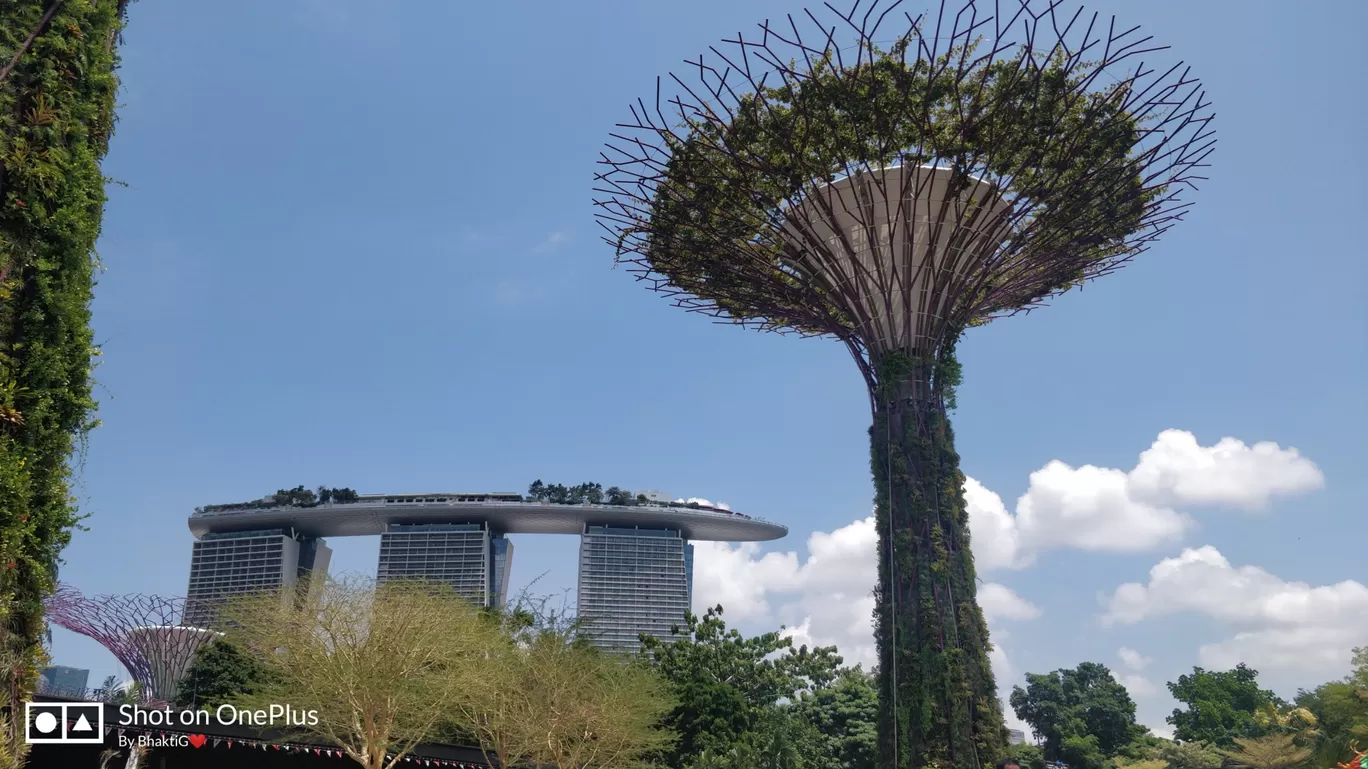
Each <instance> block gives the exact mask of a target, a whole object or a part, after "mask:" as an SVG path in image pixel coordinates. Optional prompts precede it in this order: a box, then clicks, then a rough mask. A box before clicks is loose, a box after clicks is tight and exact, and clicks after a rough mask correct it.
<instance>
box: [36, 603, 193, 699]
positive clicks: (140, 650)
mask: <svg viewBox="0 0 1368 769" xmlns="http://www.w3.org/2000/svg"><path fill="white" fill-rule="evenodd" d="M45 608H46V615H47V620H48V622H50V623H52V624H54V625H57V626H58V627H63V628H66V629H67V630H70V631H72V632H73V633H80V634H81V635H83V636H86V637H88V638H93V639H95V640H96V641H98V642H99V643H100V645H101V646H103V647H105V648H106V649H108V650H109V652H110V653H111V654H113V655H114V657H115V658H116V659H118V660H119V662H122V663H123V666H124V667H125V668H127V669H128V673H129V675H130V676H132V678H133V680H134V681H136V682H137V683H138V684H139V686H138V690H139V692H140V696H141V698H142V699H143V700H144V701H146V702H147V703H149V704H158V705H160V704H164V703H168V702H171V701H173V700H174V699H175V696H176V684H177V683H179V681H180V679H181V677H182V676H184V675H185V671H186V670H187V669H189V667H190V664H191V663H192V662H193V661H194V659H195V655H196V654H197V653H198V652H199V650H200V648H201V647H203V646H204V645H206V644H208V643H210V642H212V641H213V640H214V639H216V638H218V637H219V635H220V633H218V632H216V631H213V630H209V629H206V628H196V627H187V626H185V625H183V624H181V617H182V616H184V612H185V599H184V598H179V597H169V596H160V595H146V594H142V593H139V594H133V595H97V596H86V595H83V594H82V593H81V591H80V590H77V589H76V588H74V587H71V586H70V585H59V586H58V587H57V591H56V592H55V593H53V594H52V595H51V596H50V597H49V598H48V599H47V601H46V602H45Z"/></svg>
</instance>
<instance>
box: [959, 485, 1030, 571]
mask: <svg viewBox="0 0 1368 769" xmlns="http://www.w3.org/2000/svg"><path fill="white" fill-rule="evenodd" d="M964 504H965V508H966V509H967V510H968V511H969V543H970V547H971V548H972V549H973V551H974V565H975V566H976V567H977V568H978V569H979V570H980V571H990V570H993V569H1021V568H1025V567H1027V566H1030V565H1031V564H1032V563H1033V562H1034V561H1035V556H1034V555H1028V554H1026V553H1024V552H1022V549H1021V545H1020V537H1019V536H1018V534H1017V526H1016V519H1014V518H1013V517H1012V514H1011V513H1009V512H1007V507H1006V505H1003V504H1002V497H999V496H998V495H997V494H995V493H994V492H992V491H989V490H988V489H987V488H985V487H984V485H983V484H981V483H979V482H978V481H976V480H974V479H973V478H965V479H964Z"/></svg>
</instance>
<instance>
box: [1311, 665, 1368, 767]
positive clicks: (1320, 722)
mask: <svg viewBox="0 0 1368 769" xmlns="http://www.w3.org/2000/svg"><path fill="white" fill-rule="evenodd" d="M1351 664H1352V665H1353V669H1352V671H1351V672H1350V674H1349V675H1348V676H1346V677H1345V678H1344V680H1342V681H1330V682H1328V683H1324V684H1321V685H1320V686H1318V687H1316V688H1315V689H1312V690H1310V691H1302V692H1298V694H1297V706H1298V707H1299V708H1303V709H1305V710H1307V711H1310V713H1311V714H1312V715H1313V716H1314V718H1315V720H1316V726H1317V732H1318V739H1317V740H1316V743H1315V755H1314V758H1315V761H1314V763H1315V764H1316V765H1317V766H1330V765H1332V764H1337V763H1340V762H1343V761H1347V760H1348V759H1349V758H1350V757H1351V756H1352V755H1353V752H1354V751H1353V748H1352V745H1353V744H1354V743H1355V742H1356V741H1357V742H1359V743H1363V742H1368V647H1363V648H1358V649H1355V650H1354V657H1353V662H1352V663H1351Z"/></svg>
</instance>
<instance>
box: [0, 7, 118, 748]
mask: <svg viewBox="0 0 1368 769" xmlns="http://www.w3.org/2000/svg"><path fill="white" fill-rule="evenodd" d="M126 1H127V0H64V1H62V0H9V1H8V2H4V3H0V68H3V69H2V70H0V72H2V73H3V75H2V77H3V80H0V655H2V656H3V660H2V666H0V672H2V673H3V682H0V683H3V687H4V695H5V701H4V702H0V705H11V706H12V705H14V704H16V703H18V702H20V701H22V700H23V699H25V698H26V697H27V696H28V694H29V693H30V692H31V691H32V687H33V685H34V683H35V682H36V676H37V672H36V671H37V668H38V666H39V665H40V664H41V663H42V662H43V656H44V654H43V649H42V645H41V639H42V637H43V618H42V601H43V598H44V596H45V595H46V594H47V593H48V592H49V591H51V590H52V588H53V586H54V581H55V575H56V568H57V564H58V561H59V558H60V554H61V552H62V548H63V547H65V545H66V544H67V542H68V541H69V540H70V536H71V530H72V529H73V528H74V527H75V526H76V525H77V523H78V521H79V518H80V515H79V513H78V510H77V505H76V501H75V498H74V496H73V494H72V489H71V481H72V462H73V454H74V453H75V452H76V450H77V449H79V448H80V447H81V446H82V443H83V439H84V436H85V434H86V433H87V432H88V431H89V430H90V429H91V428H93V427H94V426H95V424H96V423H95V421H94V419H93V414H94V410H95V406H96V404H95V401H94V399H93V397H92V394H91V381H92V377H91V370H92V367H93V364H94V361H95V359H96V356H97V355H98V351H97V350H96V347H95V345H94V342H93V337H92V333H91V328H90V300H91V291H92V287H93V285H94V274H95V271H96V268H97V262H96V256H95V241H96V239H97V238H98V236H99V234H100V221H101V216H102V213H103V208H104V202H105V192H104V187H105V180H104V176H103V175H102V173H101V170H100V162H101V160H102V158H103V157H104V155H105V152H106V150H107V149H108V146H109V137H110V134H111V132H112V130H113V125H114V97H115V91H116V90H117V86H118V81H117V78H116V76H115V68H116V65H117V54H116V52H115V46H116V43H117V40H118V34H119V30H120V29H121V26H122V20H123V10H124V5H125V3H126ZM19 728H22V727H21V726H20V727H19ZM14 729H15V726H14V725H6V726H5V727H4V728H3V730H0V731H3V734H0V767H3V766H14V765H17V764H18V762H19V761H21V760H22V756H21V755H20V751H21V745H20V744H19V743H21V742H22V735H16V734H15V731H14ZM16 737H17V738H18V739H16Z"/></svg>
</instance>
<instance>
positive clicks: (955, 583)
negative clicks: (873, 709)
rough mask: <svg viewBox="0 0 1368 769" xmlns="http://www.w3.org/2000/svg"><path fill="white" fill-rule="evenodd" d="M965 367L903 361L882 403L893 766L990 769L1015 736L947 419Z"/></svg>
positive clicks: (885, 642)
mask: <svg viewBox="0 0 1368 769" xmlns="http://www.w3.org/2000/svg"><path fill="white" fill-rule="evenodd" d="M957 368H958V367H957V364H955V363H954V360H953V353H951V354H949V355H947V356H943V357H942V360H941V361H936V362H925V361H918V360H916V359H914V358H911V357H910V356H909V357H901V356H895V357H894V359H893V360H886V361H885V363H884V366H883V367H882V370H883V373H884V375H885V377H886V378H884V379H883V382H884V383H885V384H884V385H882V386H881V388H880V392H879V393H877V394H876V396H875V399H874V424H873V426H872V427H871V428H870V445H871V452H870V453H871V469H872V470H873V475H874V481H875V487H876V490H877V491H876V515H875V520H876V524H877V527H878V532H879V582H878V587H877V588H876V594H877V600H878V609H877V610H876V615H875V628H876V640H877V644H878V649H879V666H880V669H881V671H882V672H883V675H881V676H880V677H879V682H880V689H881V691H880V698H879V702H880V714H879V754H880V761H879V765H880V766H882V767H895V768H896V769H903V767H925V766H936V767H947V768H948V767H962V768H963V769H982V767H983V766H984V765H985V764H986V763H988V762H991V761H992V760H994V759H995V758H996V757H997V755H998V753H999V752H1000V750H1001V748H1002V745H1003V740H1004V737H1005V734H1004V727H1003V720H1002V712H1001V707H1000V704H999V701H998V699H997V687H996V685H995V683H994V680H993V671H992V667H991V665H990V663H989V659H988V652H989V648H990V647H989V644H988V629H987V625H986V623H985V622H984V619H983V613H982V612H981V611H980V609H979V607H978V603H977V601H976V599H975V594H976V592H977V591H976V590H975V574H974V559H973V555H972V553H971V552H970V549H969V518H968V513H967V510H966V508H965V502H964V475H963V474H962V473H961V472H960V469H959V455H958V454H957V453H956V452H955V445H954V433H953V432H952V430H951V428H950V422H949V419H948V418H947V416H946V409H945V395H946V393H945V391H944V388H945V387H946V386H953V385H943V384H938V382H937V380H938V379H945V378H946V377H945V373H946V371H947V369H951V370H957ZM937 369H940V371H939V373H940V374H941V376H939V377H938V376H937V374H938V371H937ZM952 397H953V396H952ZM890 556H891V563H890Z"/></svg>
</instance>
